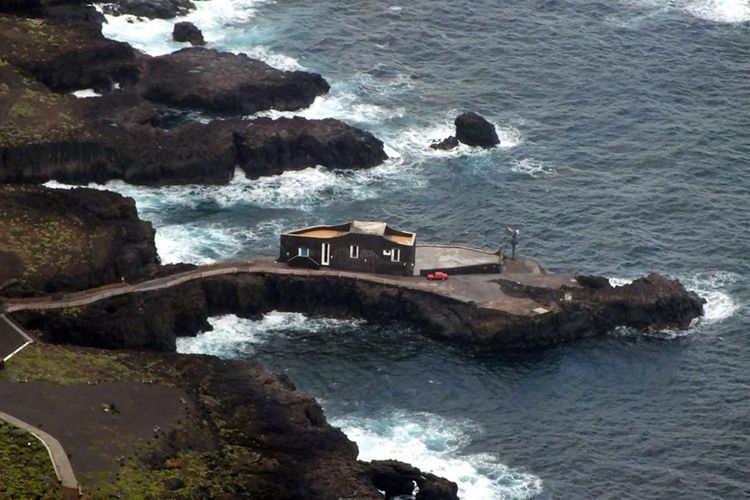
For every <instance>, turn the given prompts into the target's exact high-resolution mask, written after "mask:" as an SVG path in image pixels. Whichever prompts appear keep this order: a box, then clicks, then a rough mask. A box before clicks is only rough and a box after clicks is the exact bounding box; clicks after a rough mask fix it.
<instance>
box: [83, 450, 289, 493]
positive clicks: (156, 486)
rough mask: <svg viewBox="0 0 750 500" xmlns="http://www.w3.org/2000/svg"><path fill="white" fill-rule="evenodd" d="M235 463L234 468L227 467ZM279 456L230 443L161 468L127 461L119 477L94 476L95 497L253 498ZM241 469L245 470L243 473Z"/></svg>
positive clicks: (173, 460) (183, 456)
mask: <svg viewBox="0 0 750 500" xmlns="http://www.w3.org/2000/svg"><path fill="white" fill-rule="evenodd" d="M227 464H233V465H234V467H227ZM278 467H279V463H278V461H276V460H275V459H265V458H263V457H262V456H261V455H260V454H258V453H255V452H253V451H250V450H248V449H247V448H241V447H235V446H227V447H225V448H224V449H223V450H222V451H221V452H198V451H183V452H180V453H178V454H177V455H176V456H175V457H173V458H170V459H167V460H166V462H165V464H164V467H163V468H160V469H153V468H149V467H148V466H147V465H146V464H145V463H144V462H142V461H141V460H138V459H131V460H128V461H127V462H125V464H124V465H123V467H121V468H120V470H119V472H118V477H117V479H116V480H114V481H111V480H108V479H107V478H106V477H105V474H101V475H100V476H99V477H97V478H90V482H89V484H98V486H97V487H96V488H95V489H92V490H91V493H92V495H93V497H94V498H169V497H174V495H179V497H180V498H215V497H217V496H219V495H221V494H222V493H234V494H236V495H240V496H242V497H245V498H252V497H253V492H257V491H262V490H263V486H262V479H261V478H260V477H259V475H262V474H265V473H268V472H273V471H275V470H276V469H278ZM240 471H241V473H240Z"/></svg>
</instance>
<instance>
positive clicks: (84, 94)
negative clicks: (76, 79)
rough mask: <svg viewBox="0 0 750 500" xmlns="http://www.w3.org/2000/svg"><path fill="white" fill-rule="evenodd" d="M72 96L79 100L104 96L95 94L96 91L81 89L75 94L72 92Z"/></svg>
mask: <svg viewBox="0 0 750 500" xmlns="http://www.w3.org/2000/svg"><path fill="white" fill-rule="evenodd" d="M70 94H71V95H73V96H75V97H77V98H79V99H85V98H88V97H101V96H102V95H101V94H99V93H97V92H95V91H94V89H81V90H76V91H75V92H71V93H70Z"/></svg>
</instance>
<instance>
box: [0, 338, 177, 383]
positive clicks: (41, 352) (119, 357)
mask: <svg viewBox="0 0 750 500" xmlns="http://www.w3.org/2000/svg"><path fill="white" fill-rule="evenodd" d="M139 356H141V357H142V356H143V355H142V354H141V355H139ZM171 369H172V367H171V366H170V364H168V363H163V362H159V361H158V360H156V359H154V360H148V359H137V358H136V357H135V356H134V355H132V354H129V353H122V352H112V351H105V350H98V349H86V350H83V349H81V348H73V347H67V346H58V345H52V344H45V343H42V342H35V343H33V344H31V345H29V346H28V347H26V349H24V350H23V351H21V352H20V353H18V354H16V355H15V356H14V357H13V359H11V360H10V361H8V362H7V363H6V368H5V370H3V371H0V380H5V381H9V382H17V381H24V382H25V381H29V382H32V381H41V382H52V383H56V384H86V383H104V382H149V383H159V384H160V385H165V386H168V387H171V386H173V385H174V383H173V382H172V380H174V378H172V377H173V376H174V374H173V372H172V371H171Z"/></svg>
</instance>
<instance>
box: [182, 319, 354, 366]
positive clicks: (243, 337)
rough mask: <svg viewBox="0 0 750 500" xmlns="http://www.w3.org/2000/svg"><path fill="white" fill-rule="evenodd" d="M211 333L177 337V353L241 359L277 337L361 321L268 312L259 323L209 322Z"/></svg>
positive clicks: (352, 325) (315, 331)
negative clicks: (257, 346) (255, 347)
mask: <svg viewBox="0 0 750 500" xmlns="http://www.w3.org/2000/svg"><path fill="white" fill-rule="evenodd" d="M209 323H211V326H213V330H212V331H210V332H206V333H201V334H198V335H197V336H195V337H178V339H177V352H180V353H183V354H212V355H215V356H219V357H222V358H242V357H243V356H245V355H247V354H249V353H252V352H253V350H254V347H253V346H255V345H256V344H259V343H261V342H265V341H267V340H268V339H269V338H271V337H274V336H279V335H287V336H290V335H291V336H294V335H299V334H302V333H304V334H309V333H317V332H320V331H323V330H340V329H351V328H356V327H357V326H359V325H361V324H362V323H363V322H362V321H360V320H343V319H332V318H310V317H308V316H305V315H304V314H300V313H290V312H279V311H271V312H269V313H267V314H265V315H264V316H263V318H262V319H260V320H252V319H246V318H240V317H238V316H236V315H234V314H227V315H224V316H215V317H212V318H210V319H209Z"/></svg>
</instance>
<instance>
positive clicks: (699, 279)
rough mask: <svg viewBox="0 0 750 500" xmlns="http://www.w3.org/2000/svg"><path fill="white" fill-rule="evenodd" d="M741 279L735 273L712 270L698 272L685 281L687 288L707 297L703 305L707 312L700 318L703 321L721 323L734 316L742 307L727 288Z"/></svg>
mask: <svg viewBox="0 0 750 500" xmlns="http://www.w3.org/2000/svg"><path fill="white" fill-rule="evenodd" d="M740 279H741V277H740V276H739V275H738V274H735V273H730V272H726V271H712V272H704V273H698V274H696V275H695V276H692V277H690V278H688V279H687V280H684V281H683V283H684V284H685V288H687V289H688V290H691V291H694V292H695V293H697V294H698V296H700V297H701V298H703V299H706V304H704V306H703V309H704V312H705V314H704V316H703V318H701V320H700V322H701V323H704V324H713V323H719V322H721V321H724V320H726V319H728V318H730V317H732V316H733V315H734V314H735V313H736V312H737V311H738V310H739V309H740V304H738V303H737V301H736V300H735V299H734V298H733V297H732V296H731V295H730V293H729V292H728V291H727V288H729V287H731V286H732V285H734V284H735V283H737V282H738V281H740Z"/></svg>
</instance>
